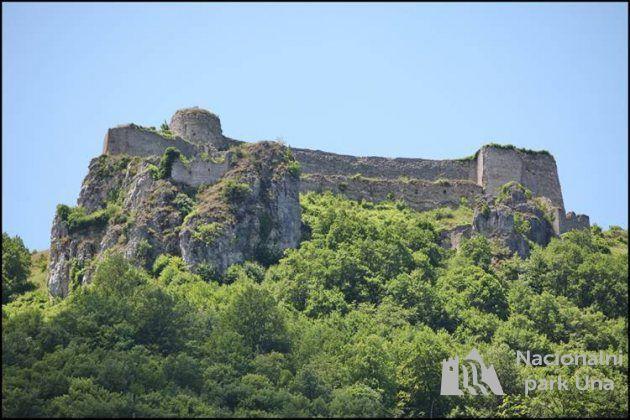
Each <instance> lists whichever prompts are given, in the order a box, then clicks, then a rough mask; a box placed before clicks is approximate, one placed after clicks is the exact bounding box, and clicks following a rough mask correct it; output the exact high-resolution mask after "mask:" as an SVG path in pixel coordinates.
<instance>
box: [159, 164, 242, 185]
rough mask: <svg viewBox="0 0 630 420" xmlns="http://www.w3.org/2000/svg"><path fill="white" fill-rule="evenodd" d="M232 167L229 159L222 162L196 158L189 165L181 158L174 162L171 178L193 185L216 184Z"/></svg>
mask: <svg viewBox="0 0 630 420" xmlns="http://www.w3.org/2000/svg"><path fill="white" fill-rule="evenodd" d="M229 167H230V162H229V159H228V158H226V159H225V161H224V162H222V163H214V162H206V161H204V160H201V159H194V160H192V161H191V162H190V163H189V164H188V165H184V164H183V163H182V162H181V161H180V160H176V161H175V163H173V167H172V169H171V178H172V179H173V180H174V181H176V182H181V183H184V184H187V185H190V186H193V187H198V186H200V185H203V184H214V183H216V182H217V181H219V179H221V178H222V177H223V174H225V173H226V172H227V170H228V169H229Z"/></svg>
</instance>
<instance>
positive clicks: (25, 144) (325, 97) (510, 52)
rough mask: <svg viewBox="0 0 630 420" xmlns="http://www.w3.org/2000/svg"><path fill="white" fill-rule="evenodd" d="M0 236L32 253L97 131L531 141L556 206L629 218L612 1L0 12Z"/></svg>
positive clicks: (449, 145) (402, 152)
mask: <svg viewBox="0 0 630 420" xmlns="http://www.w3.org/2000/svg"><path fill="white" fill-rule="evenodd" d="M2 31H3V33H2V35H3V38H2V63H3V67H2V71H3V86H2V87H3V89H2V105H3V108H2V110H3V114H2V137H3V142H2V151H3V155H2V186H3V191H2V198H3V200H2V212H3V220H2V230H3V231H7V232H9V233H10V234H12V235H13V234H19V235H20V236H22V237H23V238H24V240H25V243H26V245H27V246H28V247H29V248H36V249H42V248H47V247H48V242H49V237H50V227H51V222H52V219H53V215H54V211H55V206H56V204H57V203H67V204H72V205H74V204H75V203H76V198H77V197H78V194H79V190H80V187H81V182H82V180H83V177H84V176H85V175H86V173H87V167H88V163H89V161H90V159H91V158H93V157H96V156H98V155H99V154H100V152H101V150H102V142H103V136H104V135H105V132H106V130H107V128H108V127H111V126H114V125H117V124H121V123H128V122H136V123H138V124H142V125H159V124H160V123H161V122H162V121H163V120H165V119H170V116H171V115H172V113H173V112H174V111H175V110H176V109H178V108H182V107H186V106H195V105H197V106H200V107H203V108H207V109H211V110H212V111H214V112H216V113H217V114H218V115H219V116H220V117H221V121H222V124H223V131H224V133H225V134H226V135H228V136H231V137H233V138H238V139H242V140H258V139H275V138H277V137H281V138H283V139H284V140H285V141H286V142H287V143H288V144H290V145H292V146H298V147H308V148H315V149H322V150H327V151H332V152H338V153H347V154H355V155H380V156H390V157H396V156H405V157H425V158H455V157H463V156H466V155H470V154H472V153H473V152H474V151H475V150H477V149H478V148H479V146H481V145H482V144H484V143H488V142H491V141H493V142H500V143H511V144H514V145H517V146H520V147H526V148H530V149H547V150H549V151H550V152H552V153H553V155H554V156H555V158H556V161H557V163H558V167H559V172H560V181H561V184H562V189H563V193H564V198H565V204H566V207H567V209H568V210H571V209H573V210H575V211H576V212H579V213H586V214H589V215H590V216H591V221H592V222H595V223H598V224H600V225H601V226H603V227H607V226H608V225H611V224H617V225H621V226H624V227H627V218H628V205H627V200H628V195H627V194H628V193H627V190H628V160H627V159H628V157H627V156H628V155H627V153H628V144H627V138H628V119H627V113H628V44H627V35H628V20H627V6H626V5H625V4H457V5H456V4H450V5H449V4H442V5H436V4H363V5H361V4H352V5H350V4H345V5H334V4H289V5H278V4H221V5H217V4H214V5H212V4H177V5H174V4H152V5H149V4H81V5H67V4H6V3H4V4H3V5H2Z"/></svg>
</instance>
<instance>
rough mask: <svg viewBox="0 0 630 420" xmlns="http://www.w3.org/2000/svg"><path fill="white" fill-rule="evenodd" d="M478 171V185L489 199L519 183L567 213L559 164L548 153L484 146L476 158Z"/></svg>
mask: <svg viewBox="0 0 630 420" xmlns="http://www.w3.org/2000/svg"><path fill="white" fill-rule="evenodd" d="M477 169H478V170H477V183H478V184H480V185H483V187H484V188H485V192H486V194H487V195H489V196H496V195H497V193H498V192H499V189H500V188H501V186H502V185H504V184H506V183H508V182H510V181H516V182H519V183H521V184H522V185H523V186H524V187H526V188H527V189H529V190H530V191H531V192H532V194H533V195H534V196H537V197H547V198H548V199H549V200H551V202H552V204H553V205H554V206H556V207H559V208H560V209H562V210H563V211H564V201H563V200H562V190H561V188H560V180H559V178H558V169H557V167H556V161H555V159H554V158H553V156H551V155H550V154H548V153H545V152H530V151H523V150H518V149H514V148H506V147H495V146H484V147H482V148H481V150H480V151H479V153H478V154H477Z"/></svg>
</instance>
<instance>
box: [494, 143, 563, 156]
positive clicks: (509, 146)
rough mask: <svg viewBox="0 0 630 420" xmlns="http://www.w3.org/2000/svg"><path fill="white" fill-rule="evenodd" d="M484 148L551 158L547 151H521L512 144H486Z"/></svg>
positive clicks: (521, 149)
mask: <svg viewBox="0 0 630 420" xmlns="http://www.w3.org/2000/svg"><path fill="white" fill-rule="evenodd" d="M484 147H494V148H495V149H503V150H515V151H519V152H523V153H527V154H532V155H535V154H542V155H548V156H551V153H549V152H548V151H547V150H531V149H523V148H520V147H516V146H514V145H512V144H499V143H488V144H486V145H484Z"/></svg>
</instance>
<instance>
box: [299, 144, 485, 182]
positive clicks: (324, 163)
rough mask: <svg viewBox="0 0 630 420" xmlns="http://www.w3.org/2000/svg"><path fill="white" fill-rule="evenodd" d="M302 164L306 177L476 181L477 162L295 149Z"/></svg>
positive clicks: (471, 160) (473, 160)
mask: <svg viewBox="0 0 630 420" xmlns="http://www.w3.org/2000/svg"><path fill="white" fill-rule="evenodd" d="M291 150H292V151H293V155H294V156H295V158H296V159H297V160H298V162H300V165H301V167H302V172H303V173H307V174H308V173H311V174H315V173H320V174H325V175H354V174H357V173H360V174H362V175H364V176H367V177H380V178H389V179H395V178H398V177H400V176H406V177H410V178H418V179H426V180H429V181H435V180H437V179H441V178H442V179H464V180H476V178H477V161H476V160H475V159H461V160H430V159H412V158H395V159H389V158H383V157H374V156H370V157H357V156H349V155H338V154H335V153H328V152H322V151H320V150H309V149H295V148H293V149H291Z"/></svg>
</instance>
